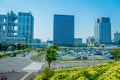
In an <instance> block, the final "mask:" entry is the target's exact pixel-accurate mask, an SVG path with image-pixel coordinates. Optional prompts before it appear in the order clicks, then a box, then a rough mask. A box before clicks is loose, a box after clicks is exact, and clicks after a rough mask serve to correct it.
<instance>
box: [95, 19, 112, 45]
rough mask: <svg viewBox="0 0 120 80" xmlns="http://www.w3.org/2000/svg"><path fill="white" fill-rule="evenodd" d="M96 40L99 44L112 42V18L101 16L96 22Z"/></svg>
mask: <svg viewBox="0 0 120 80" xmlns="http://www.w3.org/2000/svg"><path fill="white" fill-rule="evenodd" d="M94 35H95V42H96V43H98V44H111V23H110V18H107V17H101V18H99V19H97V20H96V22H95V33H94Z"/></svg>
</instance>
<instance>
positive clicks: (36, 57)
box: [32, 52, 44, 60]
mask: <svg viewBox="0 0 120 80" xmlns="http://www.w3.org/2000/svg"><path fill="white" fill-rule="evenodd" d="M42 54H44V53H43V52H40V53H38V54H37V55H34V56H32V59H34V60H35V59H38V58H40V57H41V55H42Z"/></svg>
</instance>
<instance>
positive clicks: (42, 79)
mask: <svg viewBox="0 0 120 80" xmlns="http://www.w3.org/2000/svg"><path fill="white" fill-rule="evenodd" d="M53 74H54V71H53V70H52V69H51V68H49V67H46V68H45V69H44V70H43V72H42V75H38V76H37V77H36V78H35V79H34V80H49V78H50V77H51V76H53Z"/></svg>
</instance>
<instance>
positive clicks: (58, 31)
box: [53, 14, 74, 46]
mask: <svg viewBox="0 0 120 80" xmlns="http://www.w3.org/2000/svg"><path fill="white" fill-rule="evenodd" d="M53 26H54V30H53V42H54V44H56V45H60V46H73V45H74V16H73V15H58V14H55V15H54V25H53Z"/></svg>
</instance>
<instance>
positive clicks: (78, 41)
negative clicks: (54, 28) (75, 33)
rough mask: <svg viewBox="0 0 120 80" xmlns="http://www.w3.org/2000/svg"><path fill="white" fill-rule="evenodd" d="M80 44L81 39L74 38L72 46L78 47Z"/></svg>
mask: <svg viewBox="0 0 120 80" xmlns="http://www.w3.org/2000/svg"><path fill="white" fill-rule="evenodd" d="M81 44H82V38H75V41H74V45H75V46H80V45H81Z"/></svg>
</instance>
